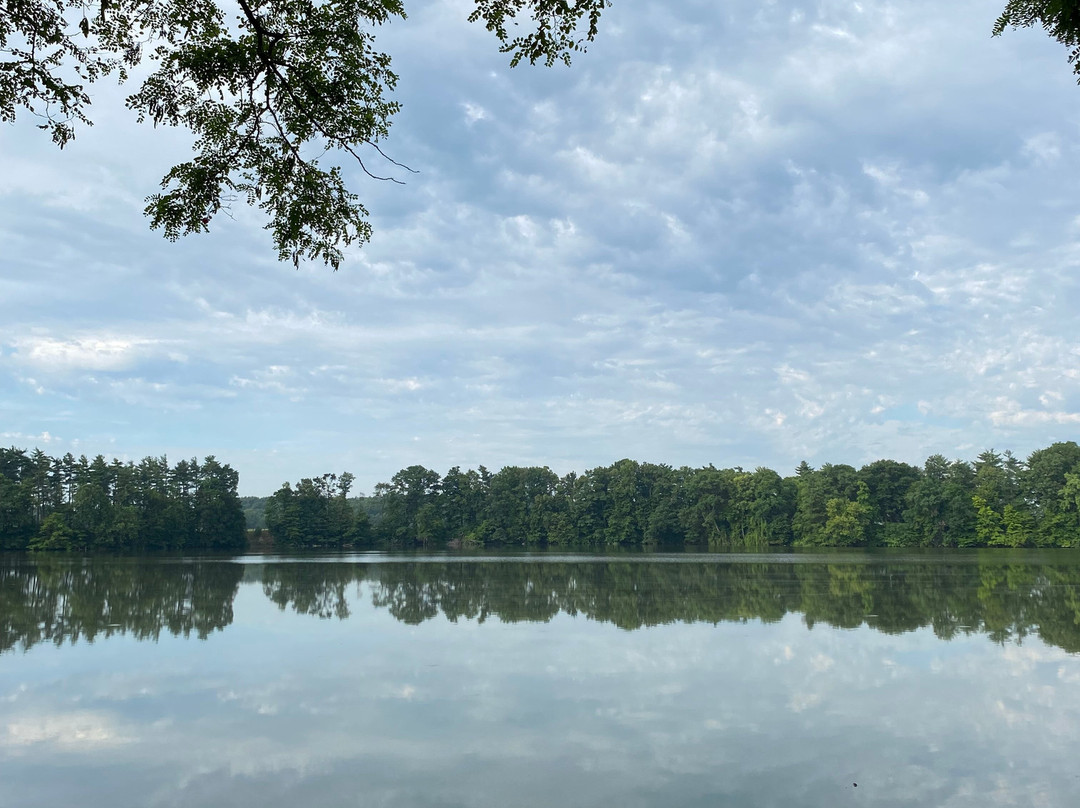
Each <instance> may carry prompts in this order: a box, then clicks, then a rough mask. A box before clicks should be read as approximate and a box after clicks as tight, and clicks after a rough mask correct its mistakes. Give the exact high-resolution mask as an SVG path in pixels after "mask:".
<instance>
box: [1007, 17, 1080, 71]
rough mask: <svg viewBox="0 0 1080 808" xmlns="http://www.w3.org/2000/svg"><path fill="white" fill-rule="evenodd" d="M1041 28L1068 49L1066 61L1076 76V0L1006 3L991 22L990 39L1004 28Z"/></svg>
mask: <svg viewBox="0 0 1080 808" xmlns="http://www.w3.org/2000/svg"><path fill="white" fill-rule="evenodd" d="M1036 25H1038V26H1041V27H1042V28H1043V29H1044V30H1045V31H1046V33H1048V34H1049V35H1050V36H1052V37H1053V38H1054V39H1056V40H1057V41H1058V42H1060V43H1061V44H1062V45H1065V46H1066V47H1067V48H1068V49H1069V62H1070V64H1072V65H1073V66H1074V67H1073V69H1074V71H1075V72H1076V73H1077V75H1078V76H1080V5H1078V4H1077V3H1076V0H1008V2H1007V3H1006V4H1005V10H1004V11H1003V12H1002V13H1001V16H1000V17H998V18H997V20H996V21H995V22H994V30H993V33H994V36H1000V35H1001V34H1002V33H1003V32H1004V31H1005V29H1006V28H1033V27H1034V26H1036Z"/></svg>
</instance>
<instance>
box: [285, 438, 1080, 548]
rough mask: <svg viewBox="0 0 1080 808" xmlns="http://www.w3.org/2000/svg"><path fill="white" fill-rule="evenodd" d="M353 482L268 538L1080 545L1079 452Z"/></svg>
mask: <svg viewBox="0 0 1080 808" xmlns="http://www.w3.org/2000/svg"><path fill="white" fill-rule="evenodd" d="M352 480H353V477H352V475H351V474H348V473H346V474H343V475H341V476H337V475H329V474H328V475H324V476H323V477H321V478H315V479H305V480H301V481H300V483H298V484H297V486H296V487H295V488H293V487H292V486H291V485H289V484H288V483H286V484H285V485H284V486H282V488H281V489H279V490H278V491H277V492H276V493H275V494H274V495H273V496H272V497H270V499H269V502H268V503H267V505H266V521H267V527H268V528H269V530H270V532H271V534H273V536H274V538H275V539H276V540H278V541H279V542H280V543H282V544H284V545H286V546H289V547H339V546H346V545H351V546H357V547H375V548H385V549H409V548H414V547H442V546H449V547H457V546H473V547H499V546H511V547H512V546H525V547H548V546H550V547H577V548H602V547H613V546H619V547H643V548H678V547H684V546H685V547H707V548H715V549H724V548H757V547H767V546H780V547H783V546H794V547H874V546H886V547H997V546H1005V547H1076V546H1080V446H1078V445H1077V444H1076V443H1075V442H1073V441H1068V442H1062V443H1055V444H1053V445H1052V446H1049V447H1047V448H1045V449H1039V450H1037V451H1035V452H1033V453H1032V454H1031V455H1030V456H1029V457H1028V458H1027V460H1026V461H1022V460H1020V459H1019V458H1017V457H1015V456H1013V455H1012V454H1011V453H1010V452H1004V453H998V452H995V451H993V450H990V451H986V452H983V453H982V454H980V455H979V456H978V458H977V459H976V460H974V461H973V462H967V461H963V460H948V459H946V458H945V457H943V456H942V455H933V456H932V457H930V458H929V459H927V461H926V462H925V463H924V464H923V466H922V467H917V466H913V465H910V464H907V463H901V462H898V461H895V460H878V461H875V462H873V463H869V464H867V465H864V466H863V467H862V468H859V469H856V468H855V467H853V466H850V465H845V464H832V463H826V464H824V465H822V466H820V467H819V468H813V467H811V466H810V465H809V464H807V463H806V462H803V463H801V464H800V465H799V467H798V468H797V469H796V471H795V474H794V475H793V476H790V477H781V476H780V475H779V474H778V473H777V472H775V471H773V470H772V469H768V468H764V467H759V468H757V469H755V470H754V471H746V470H744V469H742V468H738V467H736V468H723V469H721V468H716V467H714V466H712V465H709V466H706V467H704V468H688V467H682V468H673V467H671V466H667V465H658V464H653V463H639V462H636V461H633V460H620V461H618V462H617V463H614V464H612V465H610V466H602V467H598V468H595V469H591V470H589V471H586V472H584V473H583V474H580V475H579V474H576V473H574V472H571V473H569V474H566V475H564V476H561V477H560V476H559V475H557V474H556V473H555V472H553V471H552V470H551V469H549V468H547V467H546V466H545V467H518V466H508V467H506V468H503V469H502V470H501V471H498V472H495V473H492V472H490V471H488V470H487V469H486V468H484V467H483V466H480V468H479V469H476V470H471V469H470V470H468V471H462V470H461V468H460V467H457V466H455V467H454V468H452V469H450V470H449V471H448V472H447V473H446V474H445V475H440V474H439V473H438V472H437V471H434V470H432V469H428V468H425V467H424V466H409V467H408V468H406V469H403V470H401V471H399V472H398V473H397V474H395V475H394V476H393V477H392V478H391V480H390V482H388V483H380V484H379V485H377V486H376V488H375V495H374V496H373V497H368V498H363V499H361V500H359V501H358V500H356V499H349V498H348V491H349V487H350V486H351V485H352Z"/></svg>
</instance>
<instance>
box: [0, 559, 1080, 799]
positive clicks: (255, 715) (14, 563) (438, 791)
mask: <svg viewBox="0 0 1080 808" xmlns="http://www.w3.org/2000/svg"><path fill="white" fill-rule="evenodd" d="M381 561H386V559H381ZM792 561H793V559H791V558H787V557H780V558H777V559H775V560H770V559H769V558H768V557H761V558H756V559H753V560H751V561H750V562H747V560H746V559H745V557H740V558H738V559H727V560H723V559H709V560H705V561H700V560H690V561H686V562H684V563H653V562H650V561H648V560H627V559H624V558H615V559H612V558H604V559H584V558H583V559H555V560H539V561H535V560H534V561H520V560H509V561H505V562H493V563H489V562H476V561H467V560H461V559H456V560H440V561H427V562H413V561H409V562H400V561H394V562H393V563H373V562H371V561H370V560H364V561H356V560H354V561H352V562H342V561H339V560H333V559H325V558H323V559H308V560H300V561H286V560H283V559H282V560H253V559H243V560H241V561H229V560H208V559H204V560H176V559H173V560H158V561H153V560H148V559H142V560H126V561H125V560H107V559H91V560H85V561H65V560H63V559H57V558H52V557H49V558H44V559H40V560H39V559H31V558H27V557H18V558H15V557H9V558H5V559H2V561H0V621H2V631H3V634H2V635H0V636H2V638H3V646H2V647H3V649H4V650H5V653H4V654H3V655H2V656H0V772H2V773H3V774H2V778H3V779H2V784H3V787H2V788H0V808H9V807H10V808H15V806H18V808H38V806H40V807H41V808H45V807H46V806H48V807H49V808H52V806H55V805H66V804H72V803H76V802H77V803H78V804H79V805H82V806H87V808H98V807H99V806H100V808H106V806H107V808H127V807H128V806H131V808H135V806H147V805H152V806H173V807H175V808H195V807H196V806H206V805H233V806H254V805H258V806H260V808H294V806H296V805H304V806H310V807H311V808H340V806H343V805H360V806H367V805H371V806H388V807H389V808H414V806H427V807H433V806H439V808H466V807H467V808H505V806H508V805H513V806H527V807H528V808H543V807H544V806H552V805H564V804H565V805H575V806H587V807H588V808H601V806H602V807H603V808H607V806H611V805H618V806H628V808H635V807H636V806H641V807H644V806H661V805H662V806H665V808H667V807H668V806H676V807H678V806H686V807H687V808H689V807H690V806H695V807H697V806H717V805H730V806H785V807H786V806H790V805H798V806H810V807H811V808H833V807H834V806H845V805H863V806H865V805H874V806H902V805H904V806H906V805H948V806H950V808H957V806H965V807H970V808H976V807H977V808H983V806H986V805H997V804H1000V805H1045V806H1072V805H1075V804H1080V778H1078V777H1077V776H1076V774H1075V761H1074V757H1075V754H1074V750H1075V749H1076V748H1077V746H1078V745H1080V687H1078V685H1080V656H1078V655H1074V654H1073V653H1071V651H1073V650H1075V649H1076V647H1077V640H1078V637H1077V635H1078V629H1077V624H1078V620H1077V604H1078V598H1077V594H1078V592H1080V568H1078V565H1076V564H1075V563H1073V562H1072V560H1071V557H1069V556H1063V555H1050V556H1042V555H1038V554H1036V555H1024V556H1002V555H997V554H995V555H991V556H988V557H983V556H947V557H929V556H924V557H915V558H907V559H898V558H895V557H889V556H870V555H830V556H827V557H821V558H816V559H815V558H807V557H800V558H799V559H798V563H791V562H792ZM316 562H318V563H316ZM808 627H811V628H808ZM196 637H202V638H206V639H208V641H207V642H194V641H193V639H194V638H196ZM106 638H107V641H102V640H106ZM147 639H152V640H153V642H142V641H141V640H147ZM991 639H992V640H994V642H991V641H990V640H991ZM1021 641H1022V642H1021ZM1053 645H1057V646H1060V647H1057V648H1055V647H1052V646H1053ZM19 649H23V650H24V651H25V652H22V653H20V652H19ZM855 782H857V783H858V784H859V785H858V787H857V788H856V787H854V786H853V785H852V784H853V783H855Z"/></svg>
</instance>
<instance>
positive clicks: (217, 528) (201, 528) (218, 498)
mask: <svg viewBox="0 0 1080 808" xmlns="http://www.w3.org/2000/svg"><path fill="white" fill-rule="evenodd" d="M237 482H238V476H237V474H236V471H235V470H233V469H232V468H230V467H229V466H227V465H222V464H220V463H218V462H217V460H215V459H214V458H213V457H207V458H206V459H205V460H204V461H203V462H202V463H199V462H198V461H197V460H194V459H193V460H181V461H180V462H179V463H177V464H176V465H175V466H170V465H169V463H168V462H167V461H166V460H165V458H163V457H162V458H154V457H147V458H145V459H144V460H142V461H141V462H140V463H138V464H135V463H121V462H120V461H119V460H114V461H113V462H112V463H106V462H105V458H104V457H102V456H101V455H98V456H97V457H95V458H94V459H93V460H92V461H90V460H87V459H86V457H80V458H78V459H76V458H75V457H73V456H72V455H71V454H67V455H64V457H61V458H53V457H49V456H47V455H46V454H45V453H44V452H41V451H40V450H38V451H35V452H33V454H27V452H26V451H24V450H22V449H15V448H11V449H0V549H8V550H26V549H30V550H69V551H81V552H86V551H99V550H107V551H131V550H179V549H185V550H189V549H203V550H237V549H241V548H243V547H244V545H245V542H246V535H245V532H244V514H243V510H242V509H241V506H240V499H239V497H238V496H237V495H236V486H237Z"/></svg>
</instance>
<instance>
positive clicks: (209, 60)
mask: <svg viewBox="0 0 1080 808" xmlns="http://www.w3.org/2000/svg"><path fill="white" fill-rule="evenodd" d="M607 4H608V2H607V0H577V2H574V3H570V2H567V0H476V8H475V10H474V11H473V12H472V14H471V15H470V17H469V19H470V20H472V21H477V20H482V21H483V22H484V24H485V25H486V26H487V28H488V29H489V30H491V31H492V32H494V33H495V35H496V36H497V37H498V39H499V41H500V42H501V50H502V51H503V52H505V53H509V54H511V64H512V65H516V64H518V63H519V62H520V61H521V60H522V59H525V60H527V61H528V62H530V63H536V62H537V61H541V62H544V63H545V64H547V65H551V64H553V63H554V62H555V61H557V60H561V61H563V62H567V63H569V61H570V56H571V53H573V52H575V51H580V50H583V49H584V47H585V44H586V43H587V42H589V41H591V40H592V39H593V38H594V37H595V36H596V33H597V25H598V23H599V19H600V13H601V11H602V10H603V8H604V7H605V6H606V5H607ZM394 18H400V19H404V18H405V9H404V6H403V5H402V3H401V0H235V4H234V3H233V2H226V0H220V1H219V0H93V2H88V0H7V2H6V3H5V5H4V6H3V7H2V8H0V120H4V121H14V120H15V116H16V113H17V111H18V110H19V109H23V110H26V111H28V112H30V113H31V114H32V115H34V116H35V117H37V118H38V119H39V120H40V121H41V123H40V124H39V126H40V128H42V129H45V130H47V131H49V132H50V133H51V134H52V138H53V140H54V141H55V142H56V143H57V144H58V145H60V146H61V147H63V146H64V145H65V144H66V143H68V142H69V141H70V140H71V139H72V138H73V137H74V136H75V125H76V124H85V125H89V124H90V118H89V116H88V109H89V107H90V103H91V98H90V95H89V90H88V85H89V84H91V83H93V82H94V81H96V80H98V79H100V78H101V77H103V76H105V75H109V74H114V75H116V76H118V77H119V78H120V79H121V80H125V79H126V78H127V77H128V74H129V71H131V70H133V69H134V68H136V67H137V66H138V67H140V68H142V69H144V70H145V69H148V70H149V75H147V76H146V78H145V79H144V80H143V82H142V84H141V86H140V87H139V89H138V90H136V91H135V92H134V93H132V94H131V95H130V96H128V99H127V105H128V107H130V108H131V109H132V110H134V111H135V112H136V113H137V114H138V119H139V120H140V121H150V122H151V123H153V124H154V125H155V126H158V125H167V126H176V127H183V128H186V129H188V130H189V131H190V132H191V133H192V135H193V137H194V144H193V145H194V152H195V155H194V157H193V158H192V159H191V160H188V161H186V162H183V163H180V164H179V165H176V166H174V167H173V168H171V169H170V170H169V171H168V172H167V173H166V174H165V176H164V178H163V179H162V182H161V191H160V192H158V193H155V194H151V195H150V196H148V197H147V199H146V203H147V204H146V209H145V212H146V214H147V215H148V216H149V218H150V223H151V226H152V227H154V228H160V229H161V230H162V231H163V233H164V235H165V237H166V238H168V239H170V240H174V241H175V240H176V239H178V238H180V237H181V236H184V235H188V234H190V233H197V232H200V231H205V230H207V229H208V227H209V223H210V221H211V219H212V218H213V217H214V216H215V215H216V214H217V213H219V212H220V211H222V209H225V208H228V207H229V206H230V205H231V204H232V203H233V202H234V201H235V200H237V199H242V200H243V201H245V202H246V203H247V204H249V205H253V206H256V207H258V208H261V209H262V210H263V211H265V213H266V216H267V218H268V220H269V221H268V224H267V225H266V227H267V229H268V230H269V231H270V233H271V238H272V240H273V244H274V247H275V248H276V250H277V252H278V256H279V258H281V259H282V260H291V261H292V262H293V263H294V264H298V263H299V261H300V260H301V259H311V260H319V261H323V262H325V263H326V264H329V265H330V266H332V267H333V268H334V269H337V268H338V267H339V266H340V264H341V261H342V260H343V257H344V255H343V252H342V250H343V248H344V247H347V246H348V245H350V244H353V243H364V242H366V241H368V239H369V238H370V236H371V225H370V223H369V222H368V218H367V217H368V211H367V209H366V208H365V207H364V206H363V204H361V202H360V200H359V197H358V196H357V195H356V194H355V193H354V192H352V191H350V190H349V189H348V188H347V187H346V185H345V179H344V175H343V166H342V164H341V163H340V162H338V161H339V160H340V159H341V158H342V157H344V158H348V159H349V161H350V162H351V163H352V164H353V165H356V166H358V167H359V168H360V169H361V170H362V171H363V172H364V173H365V174H366V175H367V176H368V177H371V178H372V179H378V180H384V181H391V182H399V180H398V179H396V178H395V177H393V176H392V175H389V174H383V173H381V172H375V171H373V170H371V169H369V166H368V161H370V160H371V159H373V158H374V159H378V160H380V161H382V162H383V163H384V164H386V165H388V166H389V167H390V168H391V169H393V170H396V169H401V170H409V169H407V168H406V167H405V166H404V165H402V164H401V163H397V162H395V161H394V160H392V159H390V158H389V157H387V156H386V154H385V153H384V152H383V151H382V148H381V147H380V145H379V142H380V141H381V140H383V139H385V138H386V137H387V135H388V133H389V128H390V122H391V119H392V118H393V116H394V115H395V113H397V112H398V110H399V108H400V105H399V104H398V103H397V102H396V101H393V100H391V99H390V95H391V93H392V92H393V90H394V88H395V86H396V84H397V80H398V78H397V75H396V74H395V73H394V72H393V71H392V70H391V68H390V56H389V55H387V54H386V53H383V52H381V51H380V50H379V49H378V48H377V47H376V46H375V34H374V30H375V29H376V28H377V27H378V26H380V25H383V24H385V23H387V22H389V21H391V20H393V19H394ZM526 18H527V19H528V20H529V23H528V25H527V27H530V28H531V31H530V33H527V34H524V35H521V36H511V35H510V33H509V29H508V26H510V27H511V28H512V27H514V26H517V25H518V22H519V20H522V19H526ZM582 27H584V30H580V29H582Z"/></svg>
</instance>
